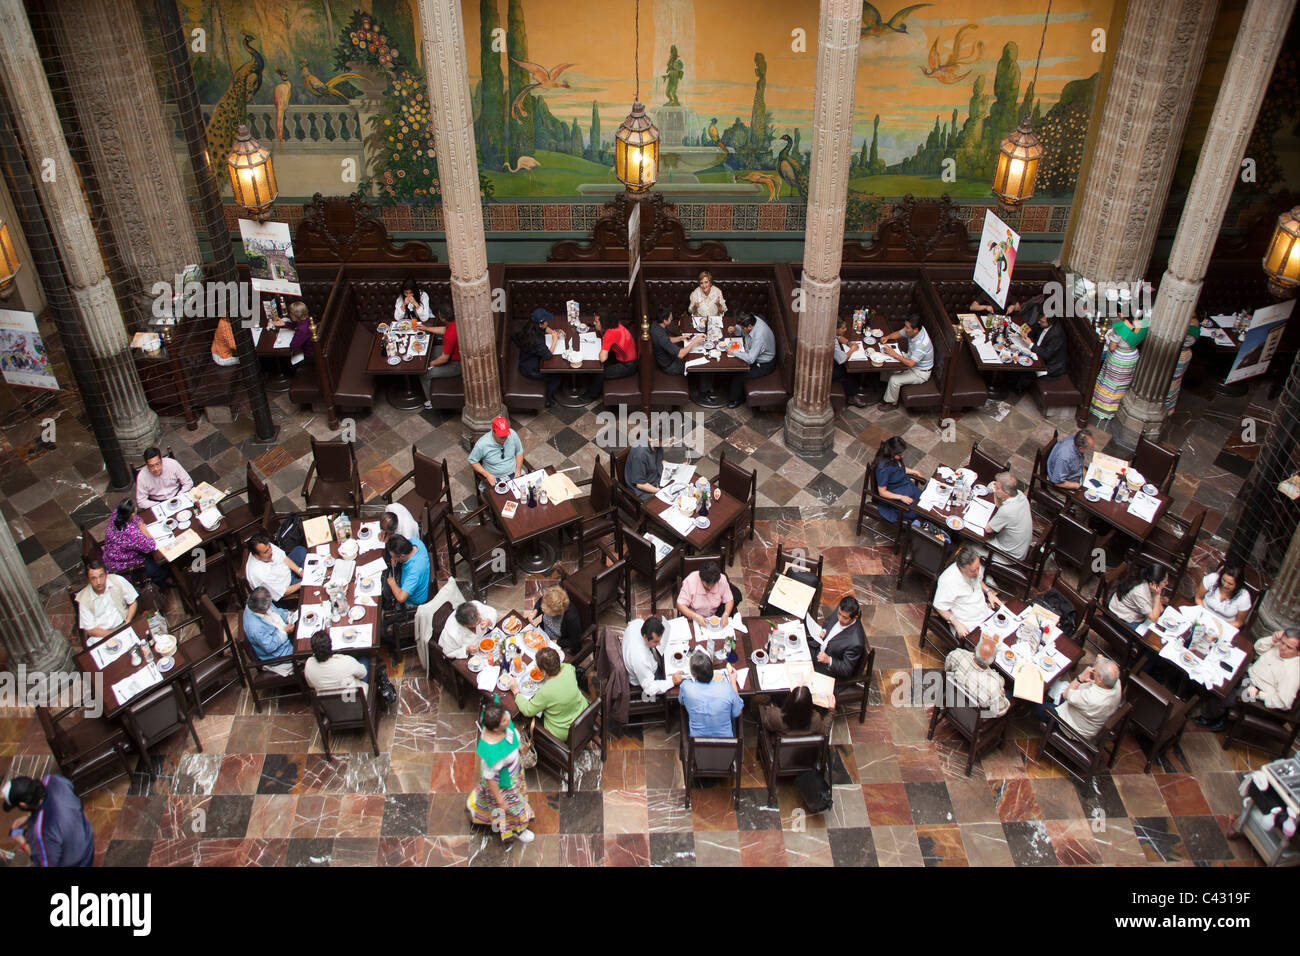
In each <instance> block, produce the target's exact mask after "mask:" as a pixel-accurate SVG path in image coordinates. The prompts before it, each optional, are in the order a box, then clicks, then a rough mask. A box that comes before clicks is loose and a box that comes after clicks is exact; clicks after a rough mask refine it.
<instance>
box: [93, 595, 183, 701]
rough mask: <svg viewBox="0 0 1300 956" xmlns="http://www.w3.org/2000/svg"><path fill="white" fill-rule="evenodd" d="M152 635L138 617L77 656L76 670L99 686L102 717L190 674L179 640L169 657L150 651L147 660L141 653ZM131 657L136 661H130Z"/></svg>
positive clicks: (97, 691) (145, 622)
mask: <svg viewBox="0 0 1300 956" xmlns="http://www.w3.org/2000/svg"><path fill="white" fill-rule="evenodd" d="M152 636H153V635H151V632H150V629H149V621H148V618H147V617H146V616H145V615H143V614H138V615H136V617H135V619H134V620H133V621H131V623H130V624H128V625H126V626H125V627H123V628H121V629H120V630H119V631H117V632H116V633H114V634H110V635H108V636H107V637H105V638H104V639H103V640H101V641H98V642H97V643H95V644H93V645H91V646H90V647H89V648H88V649H86V650H84V651H82V652H81V653H80V654H78V655H77V656H76V658H75V663H76V665H77V667H78V668H79V669H80V670H81V672H82V673H83V674H87V675H89V676H90V677H91V678H92V679H93V680H94V681H95V682H96V684H97V685H98V686H97V688H96V693H97V694H99V695H100V696H101V698H102V700H103V705H104V706H103V715H104V717H105V718H107V719H109V720H112V719H114V718H115V717H117V716H118V715H120V714H121V713H122V712H123V711H125V710H126V709H127V708H128V707H130V706H131V705H132V704H134V703H136V702H137V701H139V700H140V699H141V698H143V697H145V696H146V695H148V694H150V693H152V692H153V691H155V690H157V689H158V688H159V687H162V686H165V685H168V684H171V683H172V682H174V681H178V680H182V679H184V678H186V677H187V676H188V675H189V673H190V669H191V668H192V667H193V665H194V662H193V661H191V660H190V659H189V657H188V656H186V654H185V649H184V647H183V643H182V642H181V641H180V640H179V638H177V639H176V648H175V650H174V651H173V652H172V653H171V654H169V655H163V654H160V653H158V652H156V651H153V658H154V659H153V660H152V661H150V660H149V658H148V657H147V656H146V655H145V653H144V650H145V642H146V640H147V639H148V638H150V637H152ZM173 637H175V635H173ZM151 650H152V649H151ZM133 654H135V655H137V658H138V659H136V660H133V659H132V655H133ZM167 661H170V663H165V662H167Z"/></svg>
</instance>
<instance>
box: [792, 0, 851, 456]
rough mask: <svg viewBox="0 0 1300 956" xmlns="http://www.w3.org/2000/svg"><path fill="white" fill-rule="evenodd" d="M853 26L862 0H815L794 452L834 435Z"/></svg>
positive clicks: (812, 448) (814, 449)
mask: <svg viewBox="0 0 1300 956" xmlns="http://www.w3.org/2000/svg"><path fill="white" fill-rule="evenodd" d="M861 29H862V0H821V16H820V17H819V22H818V26H817V81H816V86H815V88H814V92H813V120H812V159H811V168H810V169H809V175H808V224H807V228H806V230H805V233H804V246H803V249H804V252H803V277H802V282H801V284H802V287H803V307H804V308H803V312H802V313H801V314H800V316H799V341H798V344H797V346H796V349H795V364H794V396H793V397H792V398H791V399H790V403H789V404H788V405H787V406H786V412H785V444H786V447H787V448H789V449H790V450H791V451H793V452H795V453H796V454H800V455H824V454H826V453H827V452H829V451H830V450H831V447H832V443H833V441H834V431H835V429H834V426H833V425H832V418H833V416H832V412H831V405H830V390H831V363H832V362H833V361H834V359H833V357H832V352H833V345H834V339H835V319H836V316H837V315H838V313H839V304H840V259H841V257H842V255H843V252H844V213H845V210H846V208H847V205H848V189H849V156H850V154H851V152H852V146H853V97H854V92H855V91H856V88H857V79H856V78H857V72H858V36H859V33H860V31H861Z"/></svg>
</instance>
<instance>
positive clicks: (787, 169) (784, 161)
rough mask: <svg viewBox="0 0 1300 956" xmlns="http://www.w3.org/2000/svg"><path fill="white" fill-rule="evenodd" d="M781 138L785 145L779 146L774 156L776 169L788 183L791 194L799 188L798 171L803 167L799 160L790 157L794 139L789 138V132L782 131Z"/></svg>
mask: <svg viewBox="0 0 1300 956" xmlns="http://www.w3.org/2000/svg"><path fill="white" fill-rule="evenodd" d="M781 139H782V141H784V143H785V145H784V146H782V147H781V152H780V154H779V155H778V156H777V157H776V171H777V174H778V175H780V177H781V178H782V179H783V180H785V181H786V182H787V183H789V184H790V195H792V196H793V195H794V194H795V193H796V192H797V191H798V189H799V172H800V171H801V170H802V168H803V167H802V166H800V164H799V160H797V159H792V158H791V157H790V150H791V149H793V148H794V140H793V139H791V138H790V134H789V133H782V134H781ZM778 192H779V187H778Z"/></svg>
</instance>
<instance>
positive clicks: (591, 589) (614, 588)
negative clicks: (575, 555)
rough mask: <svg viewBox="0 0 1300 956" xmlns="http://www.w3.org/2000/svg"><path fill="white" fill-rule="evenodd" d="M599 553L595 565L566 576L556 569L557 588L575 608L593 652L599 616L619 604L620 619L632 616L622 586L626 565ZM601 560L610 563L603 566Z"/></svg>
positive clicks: (624, 587) (629, 604)
mask: <svg viewBox="0 0 1300 956" xmlns="http://www.w3.org/2000/svg"><path fill="white" fill-rule="evenodd" d="M602 554H603V558H602V560H601V561H600V562H599V563H596V564H591V565H589V566H588V567H585V568H582V569H581V570H579V571H575V572H572V573H570V572H568V571H565V570H564V567H563V566H560V586H561V587H563V588H564V590H565V592H566V593H567V594H568V595H569V600H570V601H572V602H573V604H574V606H576V607H577V609H578V615H579V617H580V618H581V620H582V621H583V629H584V631H590V633H591V635H592V639H593V649H594V635H595V633H596V632H595V629H596V628H597V627H598V626H599V622H600V616H601V615H602V614H604V613H605V611H607V610H609V609H610V608H612V607H616V606H617V605H618V604H619V603H620V602H621V603H622V605H623V615H624V616H623V620H625V621H626V620H629V619H630V618H631V617H632V605H631V602H630V601H629V600H628V590H627V588H626V586H625V582H626V580H627V572H626V568H627V562H626V560H623V559H620V560H618V561H614V560H613V557H612V555H610V554H609V553H608V552H603V551H602ZM605 560H609V561H610V562H612V563H610V564H608V565H607V564H605V563H604V562H605Z"/></svg>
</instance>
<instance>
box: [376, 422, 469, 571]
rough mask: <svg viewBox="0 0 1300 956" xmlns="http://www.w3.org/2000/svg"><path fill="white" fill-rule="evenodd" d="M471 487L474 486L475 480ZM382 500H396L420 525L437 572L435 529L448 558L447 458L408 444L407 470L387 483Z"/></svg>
mask: <svg viewBox="0 0 1300 956" xmlns="http://www.w3.org/2000/svg"><path fill="white" fill-rule="evenodd" d="M407 482H410V484H411V488H410V490H409V491H407V492H405V493H404V494H402V495H401V496H400V497H398V494H399V492H400V491H401V488H402V486H403V485H405V484H406V483H407ZM475 487H478V485H477V483H475ZM381 497H382V498H383V500H384V502H385V503H386V504H392V503H393V502H394V501H396V502H397V503H398V504H399V505H401V506H402V507H404V508H405V509H406V510H407V511H409V512H410V513H411V514H412V515H415V516H416V521H417V522H420V523H421V525H422V527H423V529H424V544H425V546H426V547H427V548H428V549H429V557H430V558H432V559H433V573H434V577H435V578H436V577H437V576H438V574H439V572H440V570H441V569H440V567H439V564H438V544H437V540H438V532H439V531H442V533H443V534H444V535H445V536H446V539H447V560H448V561H451V560H452V557H451V554H452V549H451V526H450V524H449V523H448V521H447V518H448V516H449V515H450V514H451V512H452V506H451V479H450V478H449V477H448V475H447V460H446V459H445V458H444V459H443V460H442V461H438V460H437V459H436V458H430V457H429V456H428V455H426V454H424V453H423V452H421V451H420V450H419V449H418V448H416V446H415V445H412V446H411V470H410V471H408V472H407V473H406V474H404V475H402V477H400V478H398V479H397V481H395V482H393V484H392V485H391V486H390V487H389V489H388V490H387V491H385V492H384V493H383V495H382V496H381Z"/></svg>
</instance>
